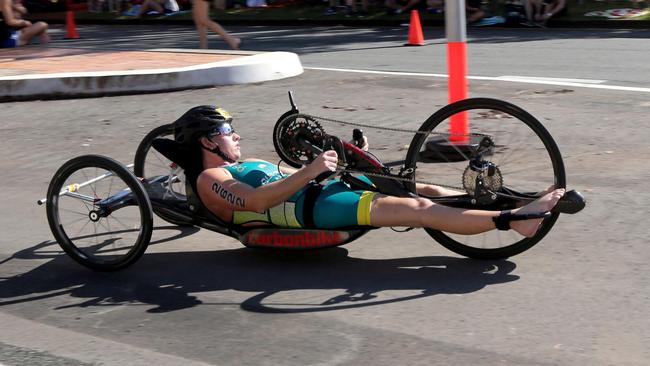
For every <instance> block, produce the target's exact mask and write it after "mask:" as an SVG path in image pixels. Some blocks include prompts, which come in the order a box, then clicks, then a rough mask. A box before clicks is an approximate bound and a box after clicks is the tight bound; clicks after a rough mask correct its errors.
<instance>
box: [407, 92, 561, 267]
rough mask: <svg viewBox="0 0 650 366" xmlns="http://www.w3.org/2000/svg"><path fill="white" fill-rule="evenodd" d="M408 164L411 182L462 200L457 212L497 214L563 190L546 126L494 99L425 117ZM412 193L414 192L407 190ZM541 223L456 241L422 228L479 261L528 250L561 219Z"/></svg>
mask: <svg viewBox="0 0 650 366" xmlns="http://www.w3.org/2000/svg"><path fill="white" fill-rule="evenodd" d="M456 118H466V120H467V121H468V125H469V133H468V134H466V135H462V134H459V135H454V136H452V135H450V134H449V125H450V123H451V121H452V119H456ZM405 166H406V168H407V169H412V171H414V174H415V180H416V181H420V182H424V183H430V184H432V185H438V186H442V187H443V188H445V189H446V190H447V194H449V195H453V194H458V195H465V197H466V198H467V201H468V202H471V201H470V200H471V199H472V198H474V203H472V204H471V205H464V206H461V207H464V208H472V209H479V210H494V211H500V210H504V209H513V208H516V207H520V206H523V205H525V204H527V203H529V202H531V201H533V200H534V199H536V198H537V197H539V196H541V195H542V194H544V192H545V191H547V190H548V189H549V188H552V187H555V188H564V187H566V177H565V172H564V164H563V162H562V155H561V154H560V151H559V149H558V147H557V145H556V144H555V141H554V140H553V138H552V137H551V135H550V134H549V132H548V131H547V130H546V129H545V128H544V126H543V125H542V124H541V123H540V122H539V121H538V120H537V119H536V118H535V117H533V116H532V115H530V114H529V113H528V112H526V111H524V110H523V109H521V108H519V107H517V106H515V105H513V104H510V103H507V102H504V101H501V100H496V99H488V98H474V99H466V100H462V101H459V102H456V103H452V104H450V105H447V106H446V107H443V108H442V109H440V110H439V111H438V112H436V113H434V114H433V115H432V116H431V117H429V119H427V120H426V121H425V122H424V124H423V125H422V127H420V129H419V132H418V134H416V136H415V137H414V138H413V140H412V141H411V144H410V146H409V150H408V154H407V157H406V162H405ZM410 189H411V191H415V186H412V187H410ZM558 215H559V214H557V213H554V214H552V215H551V216H550V217H548V218H546V219H544V221H543V222H542V224H541V226H540V228H539V230H538V231H537V234H536V235H535V236H533V237H531V238H526V237H523V236H521V235H519V234H517V233H516V232H515V231H513V230H509V231H498V230H492V231H489V232H486V233H482V234H479V235H458V234H451V233H446V232H442V231H438V230H434V229H425V230H426V231H427V233H428V234H429V235H431V237H433V238H434V239H435V240H436V241H438V242H439V243H440V244H442V245H443V246H445V247H446V248H447V249H450V250H451V251H453V252H455V253H458V254H460V255H463V256H466V257H470V258H477V259H501V258H507V257H511V256H514V255H516V254H519V253H521V252H523V251H525V250H528V249H529V248H531V247H532V246H533V245H535V244H536V243H537V242H539V241H540V240H541V239H542V238H543V237H544V236H545V235H546V234H547V233H548V232H549V230H550V229H551V227H552V226H553V224H554V223H555V221H556V220H557V218H558Z"/></svg>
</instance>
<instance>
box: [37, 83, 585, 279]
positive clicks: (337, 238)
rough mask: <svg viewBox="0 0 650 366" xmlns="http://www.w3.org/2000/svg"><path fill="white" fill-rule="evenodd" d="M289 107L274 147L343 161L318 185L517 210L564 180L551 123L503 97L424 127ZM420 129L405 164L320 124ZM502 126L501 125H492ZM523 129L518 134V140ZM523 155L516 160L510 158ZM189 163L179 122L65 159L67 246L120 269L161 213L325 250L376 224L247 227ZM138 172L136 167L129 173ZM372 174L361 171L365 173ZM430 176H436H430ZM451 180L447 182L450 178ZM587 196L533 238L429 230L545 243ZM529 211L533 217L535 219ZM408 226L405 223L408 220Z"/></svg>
mask: <svg viewBox="0 0 650 366" xmlns="http://www.w3.org/2000/svg"><path fill="white" fill-rule="evenodd" d="M289 99H290V103H291V109H290V110H289V111H287V112H286V113H284V114H283V115H282V116H281V117H280V118H279V119H278V120H277V122H276V124H275V126H274V129H273V144H274V147H275V150H276V152H277V153H278V155H279V156H280V158H281V159H282V161H284V162H285V163H287V164H288V165H290V166H292V167H296V168H299V167H301V166H303V165H305V164H308V163H309V162H311V161H312V160H313V159H314V158H315V157H316V156H317V155H318V154H319V153H321V152H322V151H324V150H328V149H334V150H336V151H337V153H338V156H339V164H338V165H339V169H337V171H336V172H333V173H330V172H328V173H324V174H322V175H321V176H319V177H318V178H317V179H316V181H317V182H319V181H322V180H325V179H334V176H337V178H336V179H340V180H341V181H343V182H345V183H347V184H348V185H349V186H350V187H352V188H353V189H360V190H371V191H376V192H379V193H383V194H387V195H393V196H400V197H424V198H426V199H429V200H431V201H432V202H435V203H439V204H443V205H449V206H453V207H461V208H476V209H482V210H495V211H501V210H509V209H513V208H517V207H520V206H522V205H524V204H526V203H528V202H531V201H533V200H535V199H536V198H538V197H539V196H540V195H541V194H542V193H543V192H544V190H545V189H547V188H548V187H549V186H551V187H555V188H565V187H566V175H565V170H564V164H563V161H562V156H561V154H560V151H559V149H558V146H557V144H556V143H555V141H554V140H553V138H552V137H551V135H550V134H549V132H548V131H547V130H546V129H545V128H544V126H543V125H542V124H541V123H540V122H539V121H538V120H537V119H535V118H534V117H533V116H532V115H530V114H529V113H528V112H526V111H525V110H523V109H521V108H519V107H517V106H515V105H513V104H510V103H507V102H504V101H500V100H496V99H489V98H473V99H466V100H462V101H459V102H455V103H452V104H449V105H447V106H445V107H443V108H441V109H440V110H438V111H437V112H435V113H434V114H433V115H431V116H430V117H429V118H428V119H427V120H426V121H425V122H424V123H423V124H422V125H421V126H420V128H419V129H418V130H415V131H411V130H406V129H401V128H394V127H386V126H381V125H373V124H362V123H352V122H346V121H341V120H334V119H328V118H323V117H317V116H313V115H308V114H303V113H300V111H299V110H298V108H297V107H296V105H295V103H294V100H293V96H292V94H291V92H289ZM459 114H465V115H466V116H468V119H469V120H470V121H471V122H472V132H471V133H468V134H463V135H459V134H450V133H448V132H443V131H445V128H446V121H448V120H449V119H450V118H452V116H456V115H459ZM326 123H331V124H336V125H339V126H353V127H362V128H366V129H379V130H389V131H392V132H406V133H413V134H414V136H413V137H412V139H411V142H410V144H409V145H408V149H407V152H406V157H405V159H404V160H403V161H393V162H389V163H383V162H382V161H381V160H380V159H379V158H377V157H376V156H375V155H373V154H372V153H369V152H366V151H363V150H362V149H360V148H359V147H358V146H357V145H356V144H355V141H358V140H359V139H360V138H362V136H361V135H360V132H361V131H360V129H355V131H354V133H353V140H352V141H351V142H349V141H345V140H343V139H341V138H339V137H337V136H335V135H333V134H328V133H327V132H326V129H325V128H324V127H323V124H326ZM491 124H494V125H495V126H494V127H490V126H488V125H491ZM514 130H517V131H519V132H520V133H517V134H515V136H514V137H513V136H510V135H511V133H512V132H513V131H514ZM512 154H515V155H516V156H514V157H513V156H512ZM186 164H187V161H186V156H184V155H183V153H182V149H181V148H180V147H179V145H177V144H176V142H175V141H174V140H173V124H167V125H162V126H159V127H157V128H155V129H153V130H152V131H151V132H149V133H148V134H147V135H146V136H145V137H144V138H143V140H142V141H141V142H140V144H139V146H138V148H137V151H136V154H135V160H134V164H132V165H129V166H124V165H122V164H121V163H119V162H117V161H115V160H113V159H111V158H109V157H105V156H100V155H83V156H79V157H76V158H73V159H71V160H69V161H67V162H66V163H64V164H63V165H62V166H61V167H60V168H59V169H58V171H57V172H56V173H55V174H54V176H53V178H52V180H51V182H50V184H49V186H48V190H47V196H46V198H44V199H41V200H39V201H38V203H39V204H43V203H45V204H46V212H47V218H48V223H49V225H50V228H51V230H52V233H53V235H54V237H55V238H56V240H57V242H58V243H59V245H60V246H61V247H62V248H63V250H64V251H65V252H66V253H67V254H68V255H70V257H72V258H73V259H74V260H75V261H77V262H79V263H80V264H82V265H84V266H86V267H89V268H91V269H94V270H99V271H115V270H119V269H122V268H125V267H127V266H129V265H131V264H133V263H135V262H136V261H137V260H138V259H139V258H140V257H141V256H142V255H143V253H144V252H145V250H146V249H147V246H148V244H149V241H150V239H151V235H152V231H153V214H156V215H157V216H159V217H160V218H162V219H163V220H165V221H167V222H169V223H172V224H174V225H181V226H197V227H200V228H204V229H208V230H211V231H215V232H217V233H220V234H224V235H227V236H230V237H233V238H236V239H237V240H239V241H240V242H241V243H242V244H243V245H245V246H247V247H261V248H282V249H293V250H297V249H320V248H328V247H333V246H339V245H343V244H346V243H349V242H351V241H353V240H355V239H358V238H359V237H361V236H362V235H364V234H365V233H367V232H368V231H369V230H373V229H376V228H375V227H370V226H355V227H346V228H340V229H334V230H333V229H327V230H326V229H318V228H314V227H310V226H309V225H307V227H304V228H286V227H279V226H274V225H264V226H242V225H234V224H232V223H228V222H224V221H223V220H221V219H219V218H218V217H216V216H214V215H212V214H211V213H210V212H209V211H208V210H207V209H206V208H205V207H204V206H203V205H202V203H201V202H200V200H199V199H198V197H197V196H196V194H194V192H192V189H191V185H190V184H188V182H187V181H185V176H184V173H183V171H184V168H185V166H186ZM129 168H132V169H133V172H131V171H130V170H129ZM364 178H365V179H364ZM432 179H434V180H437V182H435V183H434V182H432ZM445 179H447V180H445ZM422 185H427V186H425V187H429V186H432V185H433V186H437V187H444V188H446V189H449V190H453V192H454V193H453V194H449V195H434V194H428V191H427V189H418V188H419V187H421V186H422ZM584 207H585V200H584V198H583V197H582V195H581V194H580V193H578V192H576V191H569V192H567V194H566V195H565V197H564V198H563V199H562V200H561V201H560V202H559V203H558V205H557V206H556V207H555V208H554V209H553V210H552V212H551V213H550V214H549V213H545V214H544V215H543V216H534V217H540V218H541V217H543V221H542V224H541V225H540V227H539V230H538V231H537V233H536V234H535V235H534V236H533V237H523V236H521V235H519V234H516V233H515V232H513V231H512V230H511V231H496V230H495V231H491V232H488V233H484V234H480V235H472V236H465V235H456V234H450V233H445V232H442V231H439V230H435V229H430V228H425V231H426V232H427V233H428V234H429V235H430V236H431V237H432V238H433V239H434V240H435V241H437V242H438V243H440V244H441V245H443V246H444V247H446V248H447V249H449V250H451V251H453V252H455V253H457V254H460V255H463V256H466V257H470V258H475V259H501V258H507V257H511V256H514V255H517V254H519V253H522V252H524V251H526V250H528V249H529V248H531V247H532V246H533V245H535V244H536V243H538V242H539V241H540V240H541V239H542V238H543V237H544V236H545V235H546V234H547V233H548V232H549V231H550V230H551V228H552V227H553V225H554V224H555V222H556V221H557V219H558V217H559V215H560V213H576V212H578V211H580V210H582V208H584ZM531 218H533V216H531ZM407 230H408V228H407Z"/></svg>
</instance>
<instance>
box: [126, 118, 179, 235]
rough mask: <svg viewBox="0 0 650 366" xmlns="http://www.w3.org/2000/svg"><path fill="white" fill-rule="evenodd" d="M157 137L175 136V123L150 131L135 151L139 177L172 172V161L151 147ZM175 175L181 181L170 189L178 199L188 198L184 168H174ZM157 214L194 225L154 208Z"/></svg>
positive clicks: (135, 169) (163, 217) (172, 221)
mask: <svg viewBox="0 0 650 366" xmlns="http://www.w3.org/2000/svg"><path fill="white" fill-rule="evenodd" d="M157 138H171V139H173V138H174V125H173V124H167V125H162V126H159V127H156V128H154V129H153V130H151V132H149V133H148V134H147V135H146V136H145V137H144V138H143V139H142V141H140V144H139V145H138V149H137V150H136V152H135V159H134V161H133V173H134V174H135V175H136V176H137V177H141V178H151V177H152V176H155V175H161V174H171V172H172V169H171V168H170V165H171V161H170V160H169V159H167V158H166V157H164V156H163V155H162V154H160V153H158V152H157V151H155V150H152V149H151V144H152V142H153V140H155V139H157ZM174 172H175V175H177V176H178V178H179V183H176V184H172V185H171V186H168V188H169V190H170V192H171V193H173V195H174V196H175V197H176V198H178V199H186V198H185V196H186V191H185V181H184V180H185V175H184V174H183V170H182V169H180V168H177V169H176V170H174ZM154 213H155V214H156V216H158V217H160V218H161V219H163V220H165V221H167V222H169V223H171V224H174V225H179V226H192V225H190V224H188V223H187V222H183V221H178V220H175V219H174V218H173V217H170V216H169V215H165V214H164V213H163V212H161V211H157V210H154Z"/></svg>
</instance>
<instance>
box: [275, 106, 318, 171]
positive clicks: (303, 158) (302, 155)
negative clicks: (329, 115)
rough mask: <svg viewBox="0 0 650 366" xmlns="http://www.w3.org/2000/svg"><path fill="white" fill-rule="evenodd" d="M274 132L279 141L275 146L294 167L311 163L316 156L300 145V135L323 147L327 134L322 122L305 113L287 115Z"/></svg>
mask: <svg viewBox="0 0 650 366" xmlns="http://www.w3.org/2000/svg"><path fill="white" fill-rule="evenodd" d="M274 132H275V134H274V136H273V138H274V139H275V141H276V142H277V143H276V144H275V146H276V150H277V153H278V155H280V158H282V160H284V161H285V162H286V163H288V164H289V165H292V166H294V167H300V166H303V165H306V164H309V163H310V162H311V161H312V160H314V159H315V158H316V156H315V155H314V154H313V153H312V152H311V151H309V150H307V149H305V148H301V147H300V145H299V144H298V142H297V138H298V137H301V138H303V139H304V140H307V141H309V142H310V143H311V144H312V145H314V146H316V147H319V148H321V149H322V148H323V144H324V138H325V136H326V133H325V131H324V130H323V127H322V126H321V124H320V123H318V121H316V120H315V119H314V118H311V117H309V116H306V115H304V114H293V115H290V116H287V118H285V119H284V120H282V121H281V122H280V123H279V124H278V125H277V126H276V128H275V131H274Z"/></svg>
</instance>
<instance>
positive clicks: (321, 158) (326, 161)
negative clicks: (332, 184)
mask: <svg viewBox="0 0 650 366" xmlns="http://www.w3.org/2000/svg"><path fill="white" fill-rule="evenodd" d="M337 162H338V154H337V153H336V151H334V150H327V151H324V152H323V153H321V154H320V155H318V156H317V157H316V159H314V161H312V162H311V164H309V168H310V169H313V170H315V171H316V172H320V173H319V174H318V175H317V176H316V177H315V178H314V181H316V183H320V182H322V181H324V180H325V179H327V178H329V177H331V176H332V175H333V174H336V167H337Z"/></svg>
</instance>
